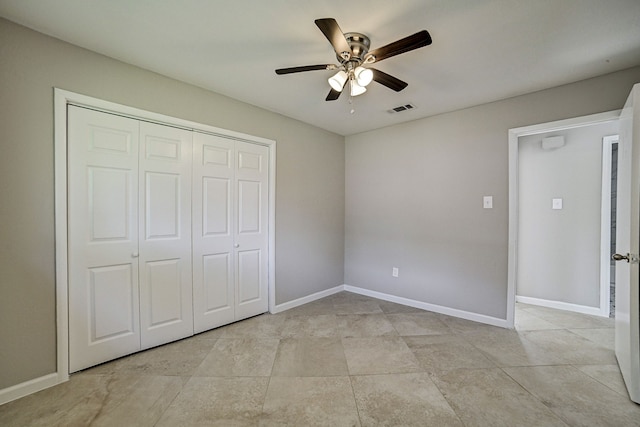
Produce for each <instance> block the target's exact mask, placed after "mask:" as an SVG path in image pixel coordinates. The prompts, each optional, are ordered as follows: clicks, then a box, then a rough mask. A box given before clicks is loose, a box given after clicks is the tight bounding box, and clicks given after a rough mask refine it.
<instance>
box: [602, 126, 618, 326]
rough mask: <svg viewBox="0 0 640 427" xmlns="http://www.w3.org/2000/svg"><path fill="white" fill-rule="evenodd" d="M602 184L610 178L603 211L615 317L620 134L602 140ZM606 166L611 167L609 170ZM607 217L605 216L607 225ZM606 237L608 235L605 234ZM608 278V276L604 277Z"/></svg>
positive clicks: (610, 305) (611, 296) (610, 302)
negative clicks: (605, 214) (607, 239)
mask: <svg viewBox="0 0 640 427" xmlns="http://www.w3.org/2000/svg"><path fill="white" fill-rule="evenodd" d="M602 155H603V162H602V164H603V169H602V185H603V188H604V186H605V185H606V184H607V181H606V180H607V178H608V179H609V189H610V194H609V197H608V200H607V197H606V192H604V191H603V196H602V197H603V207H602V208H603V211H604V210H605V209H607V205H608V211H609V253H608V256H609V317H611V318H614V317H615V314H616V265H615V261H614V260H613V259H612V258H611V256H612V255H613V254H615V253H616V213H617V204H618V135H613V136H606V137H604V138H603V140H602ZM606 166H609V167H610V169H609V170H608V171H607V168H606ZM605 220H606V218H603V226H605V222H604V221H605ZM605 237H606V236H605ZM604 279H605V280H606V277H605V278H604Z"/></svg>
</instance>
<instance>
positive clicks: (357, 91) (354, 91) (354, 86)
mask: <svg viewBox="0 0 640 427" xmlns="http://www.w3.org/2000/svg"><path fill="white" fill-rule="evenodd" d="M366 91H367V88H366V87H364V86H360V85H359V84H358V82H356V81H355V80H351V96H358V95H362V94H363V93H365V92H366Z"/></svg>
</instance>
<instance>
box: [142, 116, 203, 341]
mask: <svg viewBox="0 0 640 427" xmlns="http://www.w3.org/2000/svg"><path fill="white" fill-rule="evenodd" d="M140 145H141V150H140V170H139V181H140V193H141V195H142V196H141V197H140V198H139V204H140V205H139V209H140V213H141V215H140V221H141V223H140V226H139V230H140V233H139V235H140V265H141V270H140V322H141V345H142V348H149V347H153V346H156V345H159V344H163V343H166V342H170V341H173V340H176V339H180V338H184V337H187V336H189V335H192V334H193V309H192V283H191V282H192V269H191V148H192V137H191V132H190V131H186V130H183V129H177V128H173V127H169V126H162V125H158V124H153V123H146V122H141V123H140Z"/></svg>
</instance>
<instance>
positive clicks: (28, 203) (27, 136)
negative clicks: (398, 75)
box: [0, 19, 344, 389]
mask: <svg viewBox="0 0 640 427" xmlns="http://www.w3.org/2000/svg"><path fill="white" fill-rule="evenodd" d="M53 87H59V88H62V89H66V90H70V91H73V92H78V93H82V94H85V95H89V96H93V97H96V98H101V99H105V100H108V101H113V102H117V103H121V104H125V105H130V106H133V107H137V108H141V109H145V110H149V111H154V112H158V113H162V114H166V115H169V116H174V117H179V118H183V119H187V120H192V121H195V122H200V123H205V124H209V125H212V126H217V127H221V128H225V129H230V130H234V131H238V132H244V133H248V134H252V135H257V136H261V137H265V138H270V139H274V140H276V141H277V159H276V162H277V177H276V185H277V190H276V191H277V194H276V235H275V240H276V272H275V273H276V302H277V303H278V304H280V303H283V302H286V301H290V300H293V299H296V298H299V297H303V296H307V295H309V294H311V293H314V292H318V291H322V290H324V289H328V288H331V287H334V286H338V285H341V284H342V283H344V279H343V271H344V138H343V137H342V136H339V135H336V134H332V133H330V132H326V131H324V130H321V129H318V128H315V127H313V126H309V125H306V124H303V123H301V122H298V121H295V120H292V119H289V118H286V117H284V116H281V115H278V114H275V113H271V112H268V111H265V110H262V109H260V108H256V107H253V106H251V105H248V104H244V103H241V102H239V101H235V100H233V99H230V98H227V97H224V96H221V95H218V94H215V93H212V92H209V91H206V90H203V89H200V88H198V87H195V86H191V85H187V84H184V83H181V82H178V81H175V80H172V79H169V78H166V77H163V76H161V75H158V74H154V73H151V72H149V71H145V70H143V69H140V68H136V67H133V66H130V65H127V64H124V63H121V62H118V61H115V60H113V59H110V58H107V57H104V56H101V55H98V54H95V53H93V52H90V51H87V50H84V49H81V48H78V47H75V46H72V45H69V44H67V43H64V42H61V41H59V40H56V39H53V38H50V37H47V36H44V35H42V34H40V33H37V32H34V31H31V30H28V29H26V28H24V27H21V26H18V25H16V24H13V23H11V22H9V21H6V20H3V19H0V144H1V148H2V149H1V151H0V152H1V156H0V224H2V225H1V226H0V389H2V388H6V387H9V386H11V385H14V384H18V383H21V382H23V381H26V380H30V379H32V378H37V377H39V376H42V375H46V374H49V373H52V372H55V370H56V346H55V344H56V343H55V340H56V334H55V271H54V217H53V212H54V208H53V200H54V187H53V176H54V171H53Z"/></svg>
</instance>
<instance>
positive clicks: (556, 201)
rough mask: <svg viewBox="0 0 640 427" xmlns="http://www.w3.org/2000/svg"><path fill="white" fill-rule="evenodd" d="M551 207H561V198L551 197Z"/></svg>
mask: <svg viewBox="0 0 640 427" xmlns="http://www.w3.org/2000/svg"><path fill="white" fill-rule="evenodd" d="M551 209H562V199H551Z"/></svg>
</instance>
